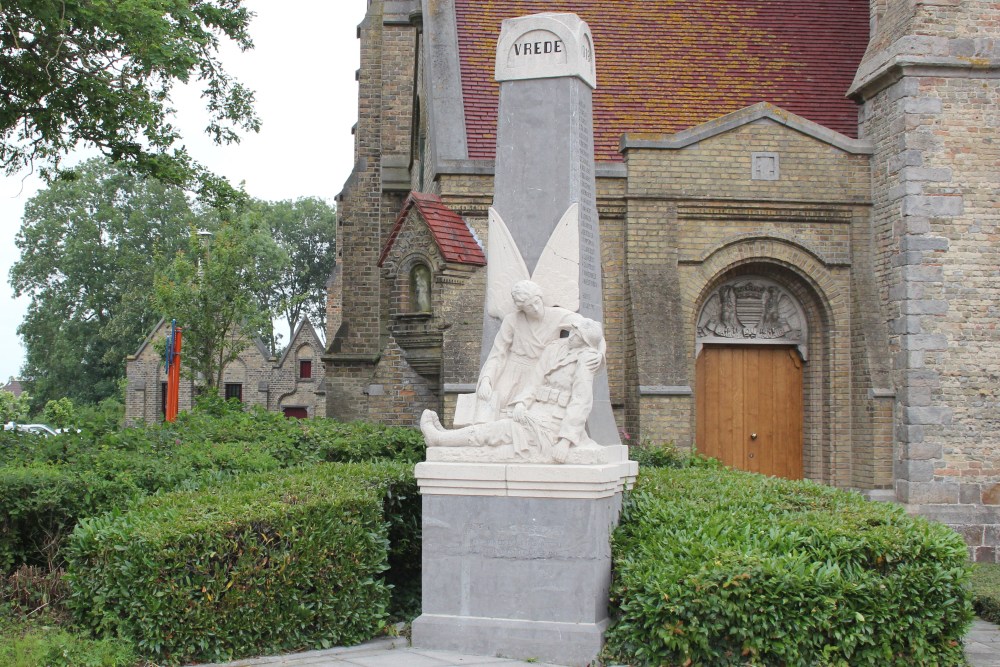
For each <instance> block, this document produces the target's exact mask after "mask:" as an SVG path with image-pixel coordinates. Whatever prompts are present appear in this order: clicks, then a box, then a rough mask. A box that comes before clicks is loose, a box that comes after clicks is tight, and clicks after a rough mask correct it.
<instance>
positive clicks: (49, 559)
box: [0, 464, 139, 572]
mask: <svg viewBox="0 0 1000 667" xmlns="http://www.w3.org/2000/svg"><path fill="white" fill-rule="evenodd" d="M138 494H139V490H138V488H136V487H135V485H133V484H131V483H130V482H129V481H127V480H122V479H111V480H109V479H104V478H102V477H100V476H99V475H96V474H94V473H92V472H88V471H76V470H72V469H70V468H68V467H66V466H54V465H48V464H36V465H29V466H25V467H0V567H2V568H3V571H4V572H9V571H10V570H12V569H13V568H14V566H15V565H20V564H28V565H45V566H47V567H53V566H54V565H55V564H57V563H58V562H60V561H61V558H60V557H59V555H58V552H59V549H60V548H61V547H62V544H63V542H64V541H65V539H66V537H67V536H68V535H69V534H70V532H71V531H72V530H73V527H74V526H75V525H76V522H77V519H78V518H79V517H81V516H89V515H92V514H96V513H100V512H104V511H105V510H107V509H110V508H112V507H122V506H124V505H126V504H127V503H128V502H129V501H131V500H132V499H133V498H135V497H136V496H137V495H138Z"/></svg>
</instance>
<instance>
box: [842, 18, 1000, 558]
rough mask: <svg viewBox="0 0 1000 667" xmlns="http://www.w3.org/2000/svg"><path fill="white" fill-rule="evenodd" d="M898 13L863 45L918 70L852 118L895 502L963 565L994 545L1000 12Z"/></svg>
mask: <svg viewBox="0 0 1000 667" xmlns="http://www.w3.org/2000/svg"><path fill="white" fill-rule="evenodd" d="M905 4H906V7H905V9H906V10H908V11H909V16H905V17H903V19H902V20H901V22H900V23H899V25H900V26H902V27H901V28H899V27H897V26H896V25H890V24H889V23H888V22H887V23H883V24H882V25H883V26H884V27H885V29H886V30H889V31H890V32H889V34H888V35H883V36H879V39H878V40H877V41H873V46H874V45H876V44H877V45H878V46H884V47H885V48H886V49H893V48H897V49H898V48H899V45H900V44H903V42H896V43H895V44H894V43H893V40H901V39H902V40H907V41H906V43H922V44H926V45H927V46H928V49H929V52H928V53H927V54H925V58H926V60H925V62H926V65H925V66H924V67H923V68H922V70H921V71H920V72H916V73H906V72H903V73H901V74H902V77H901V78H898V77H897V78H894V79H890V80H891V81H895V83H893V84H892V85H888V86H884V87H881V88H877V87H872V88H871V89H865V90H863V94H864V95H865V96H866V97H867V98H868V99H867V101H866V104H865V108H864V112H863V114H862V117H861V130H862V134H863V136H865V137H867V138H869V139H870V140H871V141H873V142H874V144H875V146H876V150H877V154H878V156H877V159H876V161H875V162H874V164H873V201H874V205H875V208H874V216H873V220H874V239H875V248H876V255H875V256H876V266H875V270H876V276H877V278H878V280H879V287H880V296H881V299H882V302H883V304H884V309H885V317H886V321H887V326H888V328H889V347H890V352H891V353H892V359H893V365H892V380H893V383H894V384H895V385H896V387H897V396H896V410H895V439H896V447H895V470H894V475H895V479H896V484H895V486H896V496H897V498H898V499H899V500H900V501H902V502H905V503H909V504H910V505H913V506H915V507H919V508H920V510H921V511H922V512H923V513H925V514H928V515H929V516H933V517H934V518H938V519H940V520H942V521H945V522H946V523H949V524H950V525H954V526H956V527H959V528H960V532H962V534H963V535H965V537H966V539H967V541H968V542H969V544H970V549H971V554H972V556H973V557H974V558H976V559H978V560H990V561H992V560H995V559H996V547H997V545H998V543H1000V540H998V535H1000V530H998V526H1000V511H998V507H997V505H998V504H1000V448H998V444H1000V443H998V441H997V436H996V433H997V429H998V426H1000V412H998V409H997V408H998V407H1000V398H998V391H997V379H998V378H1000V332H998V331H997V329H996V318H997V314H998V310H997V308H996V305H995V304H996V302H997V299H998V297H1000V283H998V281H997V278H996V267H997V265H998V262H1000V245H998V242H1000V233H998V229H1000V203H998V202H997V198H996V191H997V190H996V188H997V183H998V182H1000V137H998V136H997V128H998V127H1000V80H998V79H997V78H995V75H996V66H995V65H992V66H991V64H990V60H989V58H980V57H979V56H980V55H986V56H991V57H992V58H994V62H995V58H996V56H997V52H996V48H995V46H992V47H991V46H990V45H995V43H996V42H995V41H993V40H995V39H996V37H998V36H1000V7H998V6H997V5H996V3H994V2H985V1H976V0H973V1H970V2H961V3H959V2H948V1H946V0H926V1H924V2H908V3H905ZM898 9H899V11H903V10H904V8H898ZM991 49H992V50H991ZM872 51H873V49H869V55H870V59H871V60H872V61H873V62H877V61H878V58H879V56H880V53H878V52H874V53H873V52H872ZM968 65H976V66H978V67H981V68H983V69H981V70H979V71H977V70H975V69H972V70H970V69H968ZM990 67H992V68H993V69H992V71H991V70H990V69H989V68H990ZM876 85H877V82H876Z"/></svg>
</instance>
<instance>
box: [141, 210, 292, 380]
mask: <svg viewBox="0 0 1000 667" xmlns="http://www.w3.org/2000/svg"><path fill="white" fill-rule="evenodd" d="M287 260H288V258H287V255H285V254H284V252H283V251H282V250H281V248H279V247H278V246H277V244H276V243H275V242H274V240H273V239H272V238H271V235H270V233H269V232H268V230H267V228H266V227H265V225H263V224H262V222H261V220H260V217H259V216H257V215H253V214H250V215H241V216H236V217H233V218H231V219H230V220H227V221H225V222H223V223H222V225H221V226H220V227H219V228H218V231H217V233H215V234H214V237H212V238H211V240H208V239H205V238H199V235H198V234H193V233H192V234H191V235H190V241H189V243H188V246H187V248H186V249H184V250H182V251H181V252H179V253H178V254H177V255H176V257H175V258H174V260H173V262H172V263H171V264H170V265H169V266H168V267H167V268H166V269H165V270H163V271H161V272H160V273H159V274H158V275H157V276H156V303H157V306H158V308H159V311H160V312H161V313H164V314H165V315H167V316H168V317H169V318H171V319H176V320H177V323H178V324H179V325H180V326H182V327H183V329H184V334H183V351H182V359H183V365H182V368H183V369H184V371H185V372H186V373H188V374H190V375H193V376H194V377H195V378H200V379H201V381H202V382H204V385H205V387H207V388H209V389H211V388H213V387H219V386H220V385H221V384H222V374H223V372H224V371H225V368H226V365H227V364H229V363H230V362H232V361H233V360H235V359H236V358H237V357H238V356H239V354H240V352H242V351H243V350H245V349H246V348H247V347H248V346H249V345H250V344H251V343H252V341H253V338H254V336H256V335H259V334H260V333H261V332H266V331H270V329H271V317H272V313H271V312H270V311H269V310H268V309H267V308H266V306H264V305H263V304H261V302H260V299H259V298H258V295H259V294H261V293H263V292H265V291H266V290H267V289H268V288H269V286H270V284H271V282H270V281H271V280H273V275H274V274H275V272H276V267H280V266H282V265H283V264H284V263H285V262H287Z"/></svg>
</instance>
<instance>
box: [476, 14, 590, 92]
mask: <svg viewBox="0 0 1000 667" xmlns="http://www.w3.org/2000/svg"><path fill="white" fill-rule="evenodd" d="M562 76H576V77H579V78H580V79H581V80H582V81H583V82H584V83H586V84H587V85H588V86H590V87H591V88H597V67H596V64H595V61H594V38H593V35H592V34H591V32H590V26H588V25H587V23H586V22H585V21H584V20H583V19H581V18H580V17H579V16H577V15H576V14H554V13H544V14H532V15H530V16H522V17H520V18H515V19H507V20H505V21H504V22H503V25H502V26H501V28H500V41H499V42H498V43H497V61H496V80H497V81H516V80H520V79H552V78H555V77H562Z"/></svg>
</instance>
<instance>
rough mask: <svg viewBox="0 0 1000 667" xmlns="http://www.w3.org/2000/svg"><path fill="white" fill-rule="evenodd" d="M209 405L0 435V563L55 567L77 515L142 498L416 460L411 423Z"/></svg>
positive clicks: (416, 437)
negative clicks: (139, 420)
mask: <svg viewBox="0 0 1000 667" xmlns="http://www.w3.org/2000/svg"><path fill="white" fill-rule="evenodd" d="M206 405H207V407H206V408H205V409H203V410H196V411H192V412H188V413H183V414H182V415H180V417H179V418H178V421H177V422H176V423H174V424H160V425H156V426H150V427H145V428H133V429H124V430H122V431H118V432H106V433H100V434H97V433H95V432H91V431H88V430H84V432H83V433H69V434H65V435H60V436H58V437H54V438H41V437H38V436H34V435H32V434H24V433H13V432H0V462H2V463H3V465H2V466H0V568H4V570H3V571H10V570H11V568H13V567H16V566H17V565H21V564H25V563H27V564H32V565H42V564H47V565H49V566H58V565H61V564H62V557H61V556H60V555H59V548H60V547H61V544H62V539H63V538H64V537H65V536H66V535H67V534H68V533H69V531H71V530H72V528H73V526H74V525H75V523H76V521H77V520H78V519H79V518H81V517H84V516H95V515H98V514H101V513H103V512H105V511H109V510H112V509H116V508H122V507H127V506H128V503H129V502H131V501H132V500H133V498H135V497H137V496H139V495H143V494H151V493H156V492H161V491H171V490H175V489H187V490H192V489H197V488H200V487H202V486H204V485H206V484H215V483H217V482H220V481H222V480H225V479H228V478H230V477H232V476H235V475H240V474H246V473H260V472H266V471H273V470H279V469H283V468H291V467H296V466H299V465H304V464H308V463H316V462H320V461H341V462H348V461H374V460H379V459H392V460H398V461H408V462H411V463H412V462H416V461H420V460H422V459H423V453H424V444H423V439H422V437H421V436H420V432H419V431H418V430H416V429H408V428H400V427H387V426H383V425H378V424H366V423H363V422H354V423H342V422H337V421H334V420H327V419H308V420H290V419H286V418H285V417H283V416H282V415H280V414H275V413H268V412H264V411H261V410H251V411H248V412H243V411H242V410H240V409H239V408H238V406H237V407H234V406H232V405H227V404H225V403H223V402H222V401H216V402H214V403H212V402H207V403H206Z"/></svg>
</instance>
